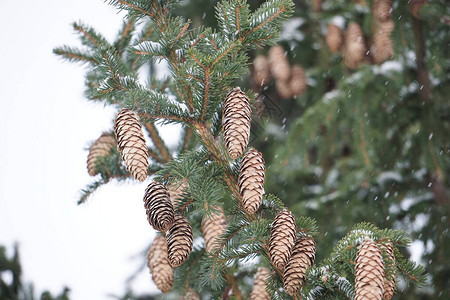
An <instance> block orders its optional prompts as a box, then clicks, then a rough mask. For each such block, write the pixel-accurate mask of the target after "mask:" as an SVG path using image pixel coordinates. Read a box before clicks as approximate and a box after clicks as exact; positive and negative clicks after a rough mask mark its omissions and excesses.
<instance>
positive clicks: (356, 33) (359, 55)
mask: <svg viewBox="0 0 450 300" xmlns="http://www.w3.org/2000/svg"><path fill="white" fill-rule="evenodd" d="M365 55H366V45H365V43H364V35H363V32H362V29H361V27H360V26H359V25H358V24H356V23H354V22H352V23H350V24H349V25H348V28H347V31H346V33H345V41H344V49H343V58H344V64H345V65H346V66H347V67H349V68H350V69H357V68H358V67H359V64H360V63H361V62H362V61H363V60H364V58H365Z"/></svg>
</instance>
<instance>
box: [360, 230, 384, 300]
mask: <svg viewBox="0 0 450 300" xmlns="http://www.w3.org/2000/svg"><path fill="white" fill-rule="evenodd" d="M383 286H384V262H383V257H382V256H381V251H380V249H379V248H378V246H377V244H375V242H374V241H372V240H371V239H368V238H367V239H366V240H365V241H364V242H363V243H362V245H361V246H360V248H359V250H358V253H357V254H356V265H355V300H381V299H382V297H383Z"/></svg>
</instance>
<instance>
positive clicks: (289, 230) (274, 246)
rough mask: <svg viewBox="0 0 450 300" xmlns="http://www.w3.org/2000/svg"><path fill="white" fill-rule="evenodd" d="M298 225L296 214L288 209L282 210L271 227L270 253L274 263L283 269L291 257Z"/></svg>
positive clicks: (276, 266)
mask: <svg viewBox="0 0 450 300" xmlns="http://www.w3.org/2000/svg"><path fill="white" fill-rule="evenodd" d="M296 234H297V225H296V224H295V218H294V215H293V214H292V213H291V212H290V211H288V210H287V209H283V210H282V211H280V212H279V213H278V214H277V215H276V216H275V219H274V220H273V222H272V226H271V229H270V241H269V253H270V260H271V261H272V265H273V266H274V267H275V268H277V269H279V270H281V271H283V270H284V266H285V265H286V264H287V263H288V261H289V258H290V257H291V253H292V248H293V247H294V243H295V241H296Z"/></svg>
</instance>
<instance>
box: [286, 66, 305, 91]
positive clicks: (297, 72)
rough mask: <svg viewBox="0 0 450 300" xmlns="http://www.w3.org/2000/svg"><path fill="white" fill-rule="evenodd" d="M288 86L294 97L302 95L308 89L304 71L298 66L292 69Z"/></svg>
mask: <svg viewBox="0 0 450 300" xmlns="http://www.w3.org/2000/svg"><path fill="white" fill-rule="evenodd" d="M290 85H291V92H292V94H294V95H296V96H300V95H302V94H303V93H304V92H305V91H306V89H307V87H308V86H307V84H306V73H305V70H303V68H302V67H300V66H299V65H294V66H293V67H292V70H291V80H290Z"/></svg>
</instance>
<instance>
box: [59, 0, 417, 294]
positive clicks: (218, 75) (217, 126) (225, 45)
mask: <svg viewBox="0 0 450 300" xmlns="http://www.w3.org/2000/svg"><path fill="white" fill-rule="evenodd" d="M176 2H177V1H169V0H166V1H148V0H145V1H144V0H130V1H126V0H116V1H114V0H112V1H110V4H112V5H114V6H117V7H118V8H119V9H121V10H126V11H127V12H128V15H127V17H126V20H125V22H124V25H123V28H122V30H121V31H120V33H119V35H118V38H117V40H116V41H114V42H113V43H109V42H108V41H106V39H104V38H103V37H102V36H101V35H100V34H99V33H97V32H95V30H94V29H92V28H90V27H88V26H86V25H83V24H74V28H75V30H76V31H77V32H80V37H81V41H82V43H83V45H84V46H85V48H84V49H74V48H71V47H60V48H56V49H55V50H54V52H55V53H56V54H58V55H61V56H62V57H64V58H66V59H67V60H69V61H77V62H81V63H84V64H87V65H88V71H87V74H86V85H87V91H86V96H87V97H88V98H89V99H91V100H94V101H103V102H104V103H106V104H109V105H113V106H115V107H117V108H118V110H120V109H125V111H127V112H128V111H129V112H133V116H138V118H137V117H135V118H134V120H138V122H140V123H141V124H142V127H143V128H145V130H146V131H147V133H148V136H149V137H150V138H151V140H152V146H151V147H147V148H148V149H142V147H143V146H142V145H143V144H142V136H141V134H140V131H139V130H137V131H136V130H135V133H133V132H129V131H126V129H124V128H127V127H129V128H135V127H136V126H134V125H131V126H130V125H128V123H126V120H125V119H121V120H124V121H123V126H122V125H121V127H120V128H121V130H119V131H120V134H122V135H121V136H124V137H126V138H125V140H124V141H123V140H119V141H118V143H119V150H120V151H123V149H124V148H126V149H127V151H128V152H127V154H129V153H131V154H133V155H125V153H122V155H123V157H124V158H125V164H126V168H125V167H124V165H123V163H122V161H121V158H120V155H118V154H119V153H118V152H117V149H111V150H110V151H109V153H107V154H106V155H104V156H102V157H100V158H97V159H96V161H95V170H99V173H100V177H101V178H100V179H99V180H98V181H97V182H94V183H93V184H92V185H90V186H89V187H88V188H87V189H86V190H85V191H84V194H83V195H82V197H81V200H80V202H84V201H85V200H86V199H87V197H88V196H89V195H90V194H92V192H93V191H95V189H96V188H97V187H99V186H101V185H102V184H104V183H106V182H108V181H109V180H110V179H113V178H114V179H116V180H126V179H129V178H132V176H131V175H130V174H129V173H128V172H127V171H126V169H127V170H130V171H131V172H132V173H133V175H134V177H135V178H137V179H139V180H142V174H145V173H147V174H149V175H153V177H152V180H153V181H155V182H158V190H162V189H166V188H169V187H171V186H174V185H177V184H178V185H180V183H182V184H183V191H182V193H181V195H179V196H177V199H176V201H175V199H172V201H173V202H174V205H173V204H171V203H170V202H169V196H170V195H169V193H168V192H166V191H164V193H163V194H164V201H165V203H164V205H161V204H160V203H158V204H157V205H155V207H156V209H157V207H161V206H164V207H165V208H167V212H168V211H171V209H170V206H174V214H175V218H174V220H173V223H172V224H169V225H167V227H166V226H163V227H164V228H163V227H161V228H159V227H156V228H155V229H159V230H162V231H164V232H162V234H163V235H164V234H165V235H166V237H167V239H165V240H166V248H167V251H168V256H167V257H168V259H167V258H166V256H165V254H164V255H163V256H161V257H164V259H160V258H158V259H156V258H154V257H157V256H155V255H156V254H155V255H153V254H152V255H150V254H151V253H153V252H154V251H153V250H152V249H151V250H150V254H149V257H150V258H151V259H150V260H149V266H151V271H152V273H153V272H154V270H156V269H157V268H158V266H157V265H154V263H155V261H156V262H157V261H159V260H164V262H165V263H164V268H165V269H167V268H168V267H169V266H168V265H167V260H168V261H169V265H170V267H171V268H173V270H174V277H175V279H174V283H173V287H171V277H170V276H171V275H170V273H171V272H170V269H168V270H169V271H168V272H167V274H169V275H168V276H167V279H164V280H165V281H164V282H165V283H164V284H158V285H159V286H163V287H162V288H161V287H160V289H161V290H162V291H163V292H168V291H169V290H170V293H174V294H177V295H181V296H183V295H187V294H194V293H195V294H198V295H200V296H202V297H203V298H205V299H206V298H207V299H213V298H219V297H222V298H226V297H227V296H228V294H232V295H233V296H234V297H235V298H236V299H247V298H248V297H249V295H250V291H251V290H252V285H249V281H248V280H245V279H246V278H253V275H254V274H255V272H256V271H257V269H258V268H266V270H268V272H266V275H265V278H266V279H265V280H260V279H258V285H259V289H261V287H260V286H261V284H264V282H265V283H266V287H265V290H266V292H267V293H268V294H269V295H270V297H271V298H273V299H291V298H292V299H299V298H300V297H301V296H303V297H309V298H313V299H320V298H322V297H323V298H324V299H325V298H328V299H330V297H331V298H333V297H334V298H333V299H346V298H353V297H354V294H355V285H356V286H358V278H359V277H358V276H356V277H355V272H354V269H355V267H354V264H355V260H356V257H357V251H358V248H359V246H360V245H361V244H362V243H363V242H364V241H365V240H367V239H371V240H372V241H373V242H374V245H375V246H374V247H380V245H393V248H394V251H393V253H394V256H395V262H394V260H393V259H392V258H391V257H390V255H387V254H386V251H384V252H383V251H380V253H382V254H383V257H382V259H383V260H385V261H387V260H389V262H390V264H391V268H390V269H387V273H386V274H383V275H382V276H384V277H386V276H387V278H391V277H392V274H394V272H397V271H398V272H399V274H401V275H403V276H404V278H406V279H408V280H410V281H412V282H413V283H415V284H422V283H423V282H424V275H423V270H422V268H421V267H418V266H416V265H415V264H414V263H412V262H409V261H406V260H405V259H403V257H402V255H401V254H400V252H399V251H398V248H397V247H399V246H401V247H404V246H407V245H408V244H409V240H408V239H407V238H406V237H405V234H404V233H403V232H400V231H395V230H389V229H384V230H380V229H378V228H377V227H375V226H373V225H371V224H368V223H361V224H357V225H355V227H354V229H353V230H352V231H351V232H350V233H349V234H348V235H347V236H346V237H344V238H343V239H342V240H341V241H340V242H339V243H338V245H337V246H336V247H335V250H334V251H333V253H332V254H331V255H330V256H329V257H328V258H327V259H325V260H324V261H322V262H320V263H319V264H318V265H313V266H310V264H312V263H313V260H314V259H313V257H314V253H312V252H311V251H312V250H311V249H314V248H315V247H309V248H308V253H304V254H302V253H299V251H301V249H302V247H297V248H295V250H294V252H295V255H292V251H293V247H294V244H295V243H296V241H304V240H305V239H308V240H310V244H311V245H313V244H315V243H314V240H313V237H314V236H315V235H317V233H318V231H317V228H316V225H315V221H314V220H312V219H310V218H308V217H306V216H295V220H294V218H293V216H292V218H289V220H285V218H283V216H284V215H287V216H291V215H292V214H291V213H290V212H289V210H288V209H286V207H285V206H284V204H283V202H282V201H281V200H280V199H278V198H277V197H276V196H274V195H271V194H265V195H263V197H262V199H261V200H259V199H260V198H261V197H260V192H261V191H260V190H261V189H260V188H258V189H257V194H256V195H255V196H254V198H251V199H258V201H260V202H261V203H255V204H254V205H253V204H252V209H245V205H246V204H245V203H246V202H245V201H244V199H243V198H242V187H241V188H240V186H239V184H238V178H239V177H240V175H241V174H239V172H240V169H242V168H241V159H240V158H239V157H242V155H245V153H246V152H245V151H246V148H247V143H248V136H245V135H244V137H243V138H242V136H243V135H242V132H244V133H245V132H247V131H246V130H247V127H249V126H250V116H249V114H248V113H249V111H247V110H246V111H245V112H244V114H241V113H240V111H239V107H248V104H249V103H248V101H249V102H250V104H252V102H254V95H252V94H251V93H250V92H245V91H242V95H244V96H240V97H238V98H236V99H235V100H236V101H235V102H230V103H228V104H226V105H228V106H225V107H224V108H223V107H222V106H223V102H224V100H225V99H226V98H227V95H229V92H230V91H233V89H234V88H235V82H236V81H238V80H240V79H242V78H243V77H244V76H245V75H246V74H247V72H248V69H247V64H248V56H247V52H248V51H249V50H253V49H255V48H256V47H264V46H266V45H272V44H274V43H275V41H276V39H277V37H278V36H279V31H280V27H281V25H282V22H283V21H284V20H286V19H287V18H288V17H289V16H290V15H291V14H292V11H293V3H292V1H290V0H272V1H266V2H265V3H263V4H262V5H261V6H260V7H259V8H258V9H256V10H255V11H253V12H252V11H250V9H249V6H248V5H247V3H246V1H243V0H235V1H222V2H221V3H219V4H218V5H217V7H216V18H217V22H218V29H217V30H213V29H211V28H203V27H194V26H191V24H190V21H189V20H184V19H183V18H181V17H177V16H174V15H172V14H171V11H172V10H173V9H174V6H175V5H176ZM160 61H165V62H167V64H168V67H169V69H170V71H171V75H172V76H171V78H170V79H168V80H164V81H159V80H157V79H155V78H154V77H152V79H151V80H150V82H146V83H142V81H141V80H139V71H140V70H141V68H143V67H144V66H146V65H150V66H153V65H154V64H156V63H158V62H160ZM152 75H153V74H152ZM239 93H241V91H240V90H239ZM239 99H242V100H243V101H244V102H243V103H242V105H241V103H240V102H239ZM233 101H234V100H233ZM233 105H234V106H233ZM227 111H231V112H232V113H233V114H234V115H233V117H232V118H228V116H227V115H223V114H225V113H226V112H227ZM122 112H123V111H122ZM122 114H123V113H122ZM223 118H225V120H226V122H225V123H224V122H223ZM235 120H237V121H235ZM155 122H159V123H160V124H168V123H177V124H181V125H182V126H183V136H182V140H181V141H180V145H179V147H178V148H177V149H169V148H168V147H167V146H166V145H165V143H164V140H163V139H162V138H161V137H160V135H159V132H158V129H157V127H156V126H155ZM233 122H241V123H239V124H236V123H233ZM246 122H247V123H246ZM121 124H122V123H121ZM223 124H227V125H229V127H227V128H222V125H223ZM136 128H139V129H140V126H137V127H136ZM240 128H245V129H246V130H244V131H240ZM123 130H125V131H123ZM137 132H139V136H138V138H137V139H138V140H139V141H140V143H139V147H138V149H135V148H133V147H134V141H135V140H134V138H135V136H136V135H137ZM116 134H117V130H116ZM236 134H237V136H238V138H237V140H238V141H239V150H238V151H237V152H236V151H234V150H233V151H230V148H229V147H230V146H229V145H228V144H227V142H226V141H227V140H230V138H231V139H232V138H233V137H236ZM122 145H123V146H122ZM232 146H233V147H235V146H236V145H232ZM233 149H234V148H233ZM145 152H147V153H145ZM135 153H138V154H139V155H137V156H138V157H139V161H138V162H136V161H134V160H133V157H136V155H134V154H135ZM142 153H144V154H148V157H149V158H150V164H149V166H148V169H147V170H145V172H144V171H143V170H142V167H141V166H142V157H143V156H142V155H140V154H142ZM228 153H229V154H228ZM236 153H237V154H236ZM261 160H262V159H261ZM249 161H250V160H249ZM250 162H251V161H250ZM138 163H139V164H138ZM258 163H261V161H259V162H258ZM262 163H263V161H262ZM137 165H139V167H138V168H135V169H133V167H134V166H137ZM92 168H93V167H92V166H91V167H90V169H92ZM263 168H264V166H263V165H262V166H260V167H258V168H256V167H254V168H253V170H254V172H256V175H253V176H259V177H261V176H262V178H263V177H264V174H258V170H259V169H263ZM250 169H252V168H250ZM259 177H258V178H259ZM245 178H246V180H248V179H247V178H252V177H250V175H249V174H247V175H246V177H245ZM258 178H257V179H258ZM257 181H258V182H263V180H260V179H258V180H257ZM150 185H154V183H153V182H152V183H150ZM149 191H150V190H149ZM152 191H153V193H156V191H154V190H153V189H152ZM251 191H252V192H253V191H254V190H251ZM158 195H159V194H158ZM152 197H153V196H152V195H151V193H150V192H149V193H147V194H146V195H145V198H144V200H145V201H146V208H147V211H148V214H149V221H150V223H151V224H153V223H154V224H157V223H158V222H159V221H160V220H157V217H156V216H157V215H158V214H160V213H162V212H161V211H153V210H152V209H151V208H150V204H149V203H151V202H152V201H153V200H155V199H154V198H152ZM158 197H159V196H158ZM161 197H162V196H161ZM161 197H159V198H161ZM252 201H254V200H252ZM252 203H253V202H252ZM147 204H148V205H147ZM253 207H255V210H254V209H253ZM222 209H223V211H224V212H225V219H226V222H223V223H221V225H224V224H226V228H224V229H223V230H214V232H217V235H218V236H215V237H210V236H208V238H207V239H208V241H211V240H213V241H214V247H209V248H210V249H208V250H210V251H205V249H204V247H203V246H200V245H198V243H197V244H195V243H194V244H195V245H196V246H194V247H192V243H193V239H192V235H193V238H194V239H195V238H198V237H200V236H201V234H202V233H201V230H202V229H201V227H202V226H201V224H202V221H203V219H205V220H207V219H208V218H210V219H211V218H214V216H215V215H217V214H220V213H221V212H222ZM163 213H165V212H163ZM276 216H277V217H276ZM280 216H281V217H280ZM274 218H275V221H274ZM169 219H170V218H168V220H169ZM287 221H289V222H287ZM203 222H204V221H203ZM280 224H281V225H280ZM278 226H281V227H278ZM283 226H287V227H288V228H287V231H286V230H284V229H283V228H282V227H283ZM165 231H167V232H165ZM291 231H292V232H291ZM274 234H275V235H274ZM286 234H288V235H289V236H290V237H291V238H290V240H289V241H288V244H286V241H285V240H284V239H283V238H281V237H282V236H283V235H286ZM186 237H187V238H186ZM161 240H164V239H162V238H159V236H158V238H157V241H156V242H158V243H160V241H161ZM298 243H300V242H298ZM157 246H158V247H156V246H155V247H154V248H155V249H156V248H158V249H164V246H163V245H159V244H158V245H157ZM158 251H160V250H158ZM155 253H156V252H155ZM274 253H275V254H274ZM385 254H386V255H385ZM158 255H159V254H158ZM274 255H275V256H274ZM304 256H305V257H307V258H308V260H307V261H306V262H303V261H301V260H299V261H297V260H298V259H299V257H300V258H301V257H304ZM158 257H160V256H158ZM279 257H281V258H282V263H280V264H276V265H275V266H274V265H272V262H273V261H279ZM291 258H293V259H296V261H293V262H291V261H290V259H291ZM393 262H394V263H393ZM392 264H395V266H392ZM285 265H287V266H288V271H285V270H284V266H285ZM297 265H298V266H300V267H298V266H297ZM161 267H162V266H161ZM283 272H287V273H288V274H289V275H288V278H289V282H287V283H286V282H283V280H286V275H285V278H284V279H283ZM153 275H154V276H155V275H156V274H153ZM198 276H200V280H198V279H199V278H198ZM293 276H294V277H293ZM379 280H380V282H384V278H379ZM296 282H298V283H299V284H301V286H294V285H295V284H296ZM286 285H288V286H289V291H288V293H289V294H290V295H288V294H287V293H286V291H285V290H284V289H283V286H286ZM254 290H255V289H254ZM380 299H381V298H380Z"/></svg>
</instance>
